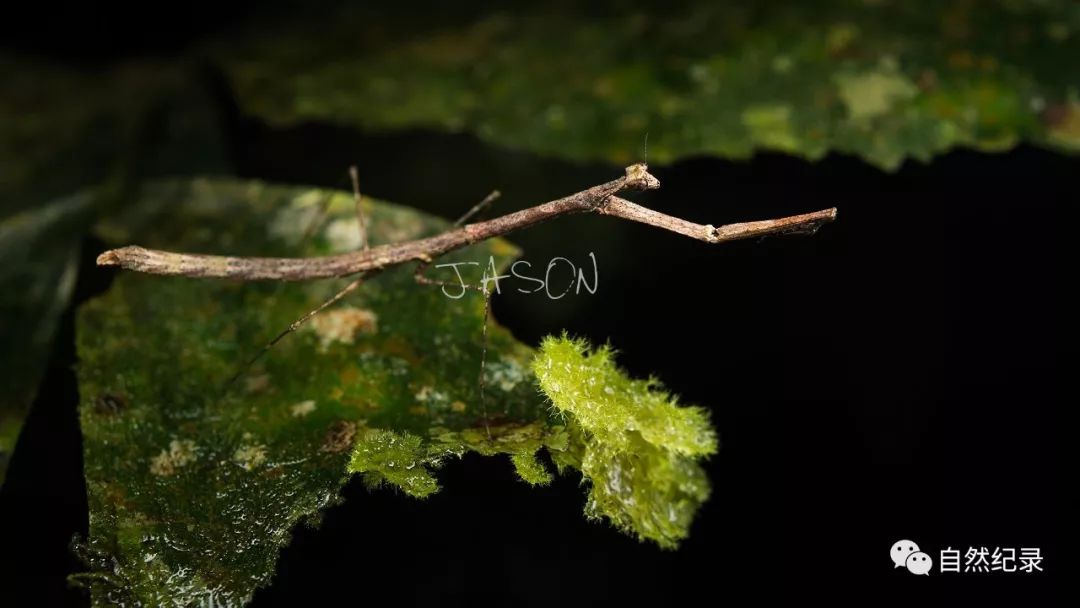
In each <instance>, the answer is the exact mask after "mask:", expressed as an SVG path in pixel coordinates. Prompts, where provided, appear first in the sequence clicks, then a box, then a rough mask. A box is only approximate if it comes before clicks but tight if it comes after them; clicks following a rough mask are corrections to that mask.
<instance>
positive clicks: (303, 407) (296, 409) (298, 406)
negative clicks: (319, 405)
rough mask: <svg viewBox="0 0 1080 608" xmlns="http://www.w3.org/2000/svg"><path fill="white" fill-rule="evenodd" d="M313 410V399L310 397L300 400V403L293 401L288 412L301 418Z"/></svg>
mask: <svg viewBox="0 0 1080 608" xmlns="http://www.w3.org/2000/svg"><path fill="white" fill-rule="evenodd" d="M314 411H315V401H313V400H311V399H308V400H307V401H301V402H300V403H294V404H292V406H290V407H289V413H290V414H292V415H293V417H294V418H303V417H304V416H307V415H308V414H310V413H311V412H314Z"/></svg>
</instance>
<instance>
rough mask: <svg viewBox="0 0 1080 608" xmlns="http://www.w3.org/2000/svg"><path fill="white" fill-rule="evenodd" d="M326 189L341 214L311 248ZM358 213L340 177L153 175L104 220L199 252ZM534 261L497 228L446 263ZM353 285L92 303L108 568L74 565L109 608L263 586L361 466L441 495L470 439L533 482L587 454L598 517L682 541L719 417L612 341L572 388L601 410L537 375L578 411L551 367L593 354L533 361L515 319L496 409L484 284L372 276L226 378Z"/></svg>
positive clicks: (428, 226) (97, 536) (395, 229)
mask: <svg viewBox="0 0 1080 608" xmlns="http://www.w3.org/2000/svg"><path fill="white" fill-rule="evenodd" d="M324 200H328V201H329V202H330V207H329V209H330V213H329V216H328V218H327V221H326V222H325V223H324V224H323V226H322V227H321V228H319V229H318V230H315V231H314V232H313V234H314V235H315V238H314V239H311V240H310V241H309V242H307V243H306V244H305V242H304V234H305V233H307V232H308V231H309V228H308V227H309V225H310V222H311V220H312V219H313V218H315V217H316V216H318V212H317V209H318V207H319V206H320V204H321V203H322V201H324ZM352 209H353V204H352V199H351V197H350V196H348V195H347V194H345V193H342V192H329V191H321V190H313V189H310V188H293V187H283V186H271V185H267V184H263V183H260V182H249V181H234V180H225V179H198V180H187V181H167V182H154V183H151V184H149V185H147V186H146V187H144V188H143V190H142V192H141V194H140V195H139V201H138V202H137V203H136V204H133V205H130V206H128V207H127V208H126V211H125V212H124V213H123V214H122V215H120V216H118V217H117V218H115V219H114V220H112V221H109V222H106V223H103V224H102V225H101V226H100V227H99V233H100V235H101V236H102V237H103V238H105V239H107V240H109V241H112V242H117V243H130V242H136V241H137V242H139V243H141V244H143V245H146V246H151V247H163V248H165V247H167V248H172V249H179V250H186V251H196V252H208V253H213V252H217V253H231V254H237V255H256V254H260V255H299V254H304V255H321V254H328V253H331V252H336V251H341V250H343V249H346V248H348V247H351V246H354V245H355V239H353V238H346V234H350V235H352V234H354V232H353V231H354V230H355V229H356V227H357V226H356V220H355V217H354V216H353V215H352V213H353V211H352ZM365 211H366V215H367V221H368V226H369V231H370V235H371V238H372V241H373V242H375V243H386V242H392V241H393V242H398V241H403V240H407V239H414V238H417V237H421V236H424V235H427V234H431V233H434V232H438V231H441V230H443V229H445V228H446V227H447V225H448V224H447V222H445V221H444V220H441V219H437V218H432V217H430V216H426V215H423V214H421V213H419V212H416V211H412V210H410V209H407V208H404V207H399V206H395V205H391V204H388V203H382V202H378V201H372V200H366V202H365ZM514 255H516V250H515V249H514V248H513V247H512V246H510V245H509V244H508V243H506V242H505V241H501V240H498V239H495V240H490V241H486V242H484V243H480V244H477V245H474V246H472V247H469V248H467V249H465V250H462V251H459V252H456V253H454V254H451V255H449V256H447V258H446V259H447V261H450V262H455V261H457V262H461V261H480V262H482V263H481V266H486V265H487V264H486V260H488V258H489V256H493V259H494V261H495V264H496V266H497V267H502V266H505V264H506V263H508V262H509V261H510V260H511V259H512V257H513V256H514ZM463 273H464V271H463ZM466 278H467V279H471V280H473V281H475V280H478V279H479V278H480V277H479V276H476V277H466ZM339 286H340V283H339V282H335V281H329V282H327V281H324V282H314V283H307V284H303V283H301V284H278V283H238V282H231V281H217V280H196V279H187V278H178V277H171V278H170V277H158V276H146V275H140V274H136V273H120V274H119V276H117V278H116V280H115V282H114V283H113V285H112V287H111V288H110V289H109V290H108V292H107V293H106V294H105V295H104V296H102V297H99V298H97V299H95V300H91V301H89V302H87V303H86V304H85V305H84V306H83V307H82V308H81V309H80V311H79V315H78V344H77V346H78V355H79V360H80V364H79V366H78V377H79V390H80V395H81V402H82V403H81V406H80V416H81V422H82V429H83V436H84V452H85V457H84V462H85V468H86V480H87V490H88V495H89V504H90V535H89V538H88V539H87V540H86V541H85V542H83V543H81V544H80V545H79V546H78V550H79V551H80V553H81V554H82V555H83V556H84V558H85V559H86V560H87V561H88V562H89V564H90V566H91V568H92V571H91V572H89V573H87V574H85V575H82V576H79V577H77V578H78V580H82V581H85V582H87V583H89V584H90V585H91V590H92V595H93V598H94V600H95V603H97V604H103V603H108V602H128V603H132V604H147V605H159V604H164V603H169V604H177V605H187V604H191V603H200V602H202V603H206V602H208V601H210V600H211V598H212V599H213V601H214V602H215V603H221V604H240V603H244V602H245V601H247V599H249V598H250V597H251V595H252V593H253V592H254V590H255V589H256V588H257V587H259V586H260V585H264V584H266V583H267V582H268V580H269V578H270V577H271V575H272V574H273V570H274V562H275V560H276V558H277V554H278V551H279V549H280V547H281V546H282V545H283V544H285V543H287V542H288V540H289V535H290V530H291V529H292V527H293V526H294V525H296V524H297V523H298V522H303V521H315V520H317V518H318V514H319V512H320V510H321V509H322V508H323V507H325V506H327V505H328V504H331V503H333V502H334V501H336V500H338V491H339V489H340V488H341V486H342V484H343V483H344V482H345V481H346V480H347V478H348V476H349V474H350V473H356V474H359V475H360V476H361V477H362V478H363V480H364V482H365V483H366V484H367V485H368V486H369V487H372V488H380V487H390V488H392V489H397V490H398V491H402V492H404V493H405V494H408V495H410V496H414V497H417V498H424V497H427V496H430V495H431V494H432V493H434V492H436V491H437V490H438V489H439V485H438V482H437V479H436V469H438V467H439V466H440V465H442V464H443V463H445V462H446V461H447V460H448V459H452V458H459V457H461V456H462V455H464V454H465V453H467V452H477V453H479V454H482V455H488V456H493V455H509V457H510V461H511V462H512V463H513V466H514V467H515V469H516V470H517V472H518V473H519V475H520V476H521V478H522V479H523V480H524V481H526V482H527V483H529V484H532V485H544V484H546V483H548V482H550V480H551V473H550V472H549V471H548V470H547V468H546V467H545V466H544V465H543V464H542V463H541V462H540V461H539V460H538V459H537V456H538V455H539V454H540V453H541V451H545V450H546V452H547V453H548V454H549V455H550V458H551V460H552V461H553V462H554V463H555V464H556V466H557V468H558V469H559V470H560V471H562V472H566V471H567V470H568V469H570V468H577V469H581V470H582V471H583V472H584V474H585V477H586V478H587V479H588V480H590V482H591V484H592V490H591V495H590V496H591V497H590V499H589V502H588V504H587V507H586V514H587V515H589V516H593V517H599V516H606V517H610V518H611V519H612V520H613V521H615V522H616V523H617V524H618V525H619V527H620V528H621V529H623V530H625V531H627V532H630V533H633V534H636V535H638V536H640V537H641V538H648V539H652V540H655V541H656V542H657V543H659V544H660V545H662V546H665V547H670V546H674V545H675V543H676V542H677V541H678V540H679V539H680V538H682V537H684V536H685V534H686V529H687V527H688V525H689V519H690V517H692V515H693V512H694V511H695V510H696V508H697V506H698V505H699V504H700V503H701V501H703V500H704V499H705V497H706V496H707V493H708V484H707V481H706V480H705V479H704V477H703V474H702V473H701V471H700V468H699V467H698V466H697V464H696V462H695V458H697V457H699V456H701V455H704V454H707V453H710V452H711V451H712V450H713V449H715V445H714V443H713V440H712V435H711V431H710V430H708V428H707V422H706V419H705V416H704V415H703V414H702V413H701V412H700V411H699V410H694V409H688V408H682V407H677V406H675V405H674V403H673V401H672V400H671V399H670V398H669V397H668V396H667V395H665V394H663V393H661V392H659V391H658V389H657V387H656V386H655V383H653V382H641V381H631V380H629V379H626V378H625V377H623V376H622V375H621V374H620V373H618V372H617V371H616V370H615V368H614V367H613V365H612V364H611V363H610V360H609V359H605V361H606V362H604V363H601V361H600V360H601V358H607V357H609V356H610V353H609V351H607V350H601V351H599V353H600V354H599V355H596V356H594V357H593V358H586V359H582V360H581V363H583V364H585V365H587V366H589V368H590V369H591V372H590V373H594V376H595V378H594V380H595V381H600V382H605V383H609V384H610V389H611V390H612V391H614V392H613V393H610V394H609V393H608V392H603V393H597V392H596V390H595V387H592V386H588V385H587V384H582V385H581V386H578V387H577V389H576V390H580V394H579V397H580V398H581V399H585V400H594V401H595V400H596V399H603V401H595V404H594V405H595V407H596V408H601V409H605V411H606V413H598V414H597V416H591V415H589V414H588V413H586V411H585V410H581V409H575V408H576V406H569V407H567V406H565V405H563V403H564V402H565V399H566V398H567V397H568V396H572V392H573V390H575V389H574V388H573V385H572V384H571V383H565V385H564V386H563V387H562V388H552V387H551V384H550V379H551V378H553V377H555V376H552V375H551V373H549V372H548V371H544V373H543V375H542V376H541V386H542V387H546V388H545V389H544V390H545V391H546V392H547V394H548V395H549V396H550V397H551V399H552V400H553V401H554V402H555V404H556V407H557V408H558V409H559V410H560V411H562V412H563V414H562V415H559V414H558V413H557V412H555V411H553V410H552V409H551V407H550V405H549V403H548V402H547V400H546V399H545V398H544V397H543V395H542V394H540V393H539V392H538V391H537V390H536V376H534V375H533V371H532V370H533V369H534V368H535V369H544V370H547V369H548V368H549V367H550V365H548V364H543V363H541V362H543V361H552V360H554V359H552V357H553V356H554V357H556V358H557V359H558V361H560V362H563V363H566V364H568V365H569V364H572V363H573V361H574V359H573V357H575V356H577V357H579V358H580V357H581V356H583V355H581V354H580V352H579V350H573V352H571V351H566V350H565V349H563V350H561V351H560V350H558V349H557V348H554V347H553V346H552V345H555V344H556V343H555V342H550V341H549V342H547V343H545V344H546V345H547V346H546V348H545V351H544V352H542V353H541V354H540V355H539V358H537V359H536V360H535V361H534V356H536V353H535V351H534V350H533V349H531V348H529V347H527V346H525V345H523V344H521V343H519V342H517V341H515V340H514V339H513V337H512V336H510V335H509V333H508V332H506V331H505V330H503V329H502V328H499V327H498V326H493V327H492V328H490V331H489V345H488V354H487V357H488V358H487V365H486V366H485V374H486V376H485V385H486V387H487V388H486V389H485V394H486V398H485V400H484V401H483V402H481V401H480V399H479V383H478V382H477V371H478V370H479V369H480V358H481V347H482V335H483V334H482V331H481V328H482V322H483V318H484V315H483V302H482V299H481V298H480V296H479V295H478V294H472V295H468V296H466V297H464V298H461V299H452V298H448V297H446V296H444V295H443V293H442V292H441V290H440V289H438V288H430V287H425V286H420V285H417V284H416V283H415V282H414V280H413V278H412V269H411V268H408V267H402V268H397V269H392V270H388V271H386V272H384V273H382V274H380V275H378V276H377V277H375V278H372V279H371V280H369V281H368V282H366V283H365V284H364V285H363V286H362V287H361V289H360V290H358V291H357V292H355V293H354V294H351V295H350V296H349V297H348V298H347V299H346V300H344V301H342V302H340V303H339V304H338V305H337V306H335V307H333V308H331V309H328V310H326V311H324V312H323V313H322V314H321V315H320V316H318V317H316V318H315V321H314V322H312V323H309V324H308V325H307V326H306V328H304V329H301V330H300V331H299V332H298V333H296V334H293V335H291V336H289V337H288V338H286V339H285V340H283V341H282V342H281V343H279V344H278V345H277V346H276V347H275V348H274V349H273V350H271V351H270V352H269V353H268V355H267V356H266V357H265V358H263V359H262V360H261V362H260V363H258V364H257V365H256V366H255V367H254V368H252V369H250V370H249V371H248V373H246V374H245V375H244V376H243V377H242V378H241V379H240V380H239V381H238V382H236V383H234V384H227V380H228V379H229V377H230V376H231V375H232V374H233V373H234V372H235V371H236V370H237V369H238V368H239V366H240V365H241V364H242V362H243V361H245V360H246V358H247V357H248V356H249V355H250V354H251V353H252V352H253V351H254V350H255V349H256V348H257V347H259V346H260V345H261V344H262V343H264V342H265V341H266V340H267V339H268V338H269V337H271V336H272V335H273V334H274V333H276V331H277V330H279V329H281V328H283V327H286V326H288V324H289V323H290V322H291V321H293V320H294V319H295V318H296V317H297V316H299V315H300V314H301V313H303V312H305V311H307V310H310V309H311V308H313V307H314V306H315V305H316V304H318V303H319V302H321V301H323V300H325V299H326V298H327V297H328V296H329V295H331V294H332V293H333V292H334V291H335V290H336V288H338V287H339ZM573 344H574V346H573V348H574V349H583V348H584V346H583V345H581V344H579V343H573ZM559 369H562V368H559ZM574 369H577V368H574ZM571 373H572V374H577V373H578V372H577V371H572V372H571ZM575 378H576V376H575ZM575 403H577V402H575ZM564 417H565V418H566V420H564ZM702 425H704V428H703V427H702ZM605 459H607V461H606V462H604V460H605ZM619 475H623V476H625V479H621V480H620V479H616V477H618V476H619ZM618 484H627V485H621V486H620V485H618ZM622 492H631V494H625V495H624V494H622ZM630 499H634V500H639V501H641V502H640V504H639V505H636V506H634V505H631V504H629V502H628V500H630ZM661 516H663V518H664V519H665V521H662V522H661V521H658V518H661Z"/></svg>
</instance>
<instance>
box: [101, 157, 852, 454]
mask: <svg viewBox="0 0 1080 608" xmlns="http://www.w3.org/2000/svg"><path fill="white" fill-rule="evenodd" d="M349 175H350V178H351V181H352V186H353V196H354V198H355V202H356V213H357V219H358V221H359V230H360V248H359V249H358V250H357V251H352V252H349V253H342V254H337V255H329V256H321V257H307V258H263V257H233V256H220V255H204V254H197V253H178V252H170V251H160V250H154V249H146V248H143V247H139V246H128V247H122V248H120V249H112V250H109V251H106V252H104V253H102V254H101V255H100V256H98V258H97V264H98V265H99V266H119V267H120V268H123V269H126V270H132V271H136V272H145V273H150V274H159V275H174V276H175V275H179V276H186V277H193V278H228V279H234V280H240V281H307V280H313V279H325V278H340V277H352V279H353V280H352V281H350V282H349V283H348V284H347V285H345V287H343V288H342V289H341V290H340V291H338V292H337V293H336V294H334V295H333V296H332V297H330V299H328V300H326V301H325V302H323V303H322V304H320V305H319V306H317V307H315V308H314V309H312V310H310V311H309V312H307V313H306V314H304V315H303V316H301V317H300V318H298V319H297V320H296V321H294V322H293V323H291V324H290V325H289V327H287V328H285V329H284V330H282V331H281V332H280V333H279V334H278V335H277V336H275V337H274V339H272V340H271V341H270V342H268V343H267V344H266V345H265V346H264V347H263V348H262V350H261V351H259V353H258V354H257V355H256V356H255V357H254V358H252V359H251V361H249V362H248V364H247V366H246V367H245V368H243V369H242V370H241V371H240V372H239V373H238V374H237V376H234V379H235V378H236V377H238V376H240V375H242V374H243V373H244V370H246V369H247V367H250V365H251V364H252V363H254V362H255V361H256V360H257V359H258V358H260V357H261V356H263V355H264V354H265V353H266V352H267V351H268V350H270V349H271V348H273V346H274V345H275V344H277V343H278V342H279V341H281V340H282V339H283V338H285V336H287V335H289V334H291V333H293V332H295V331H296V330H298V329H299V328H300V327H301V326H302V325H303V324H304V323H306V322H307V321H309V320H311V318H312V317H314V316H315V315H317V314H319V313H320V312H322V311H323V310H325V309H326V308H328V307H330V306H332V305H334V304H335V303H337V302H339V301H340V300H341V299H342V298H344V297H345V296H347V295H348V294H350V293H351V292H353V291H355V290H356V289H358V288H359V287H360V286H361V285H362V284H363V282H364V281H366V280H368V279H370V278H372V277H373V276H374V275H376V274H378V273H379V272H381V271H383V270H385V269H387V268H391V267H396V266H400V265H403V264H416V271H415V273H414V277H415V279H416V281H417V282H418V283H420V284H424V285H445V283H444V282H442V281H437V280H434V279H431V278H428V277H427V276H426V275H425V271H426V269H427V268H428V267H429V266H430V265H431V264H432V262H433V261H434V260H435V259H437V258H438V257H439V256H441V255H443V254H446V253H448V252H451V251H454V250H457V249H460V248H462V247H466V246H468V245H472V244H474V243H477V242H480V241H484V240H487V239H490V238H493V237H497V236H503V235H506V234H509V233H511V232H514V231H517V230H521V229H522V228H526V227H529V226H533V225H535V224H539V223H541V222H544V221H548V220H552V219H555V218H558V217H560V216H564V215H571V214H578V213H597V214H600V215H610V216H613V217H617V218H622V219H625V220H630V221H634V222H639V223H642V224H648V225H650V226H655V227H657V228H661V229H664V230H668V231H670V232H674V233H676V234H681V235H683V236H686V237H689V238H693V239H697V240H699V241H704V242H706V243H711V244H718V243H726V242H730V241H736V240H741V239H748V238H755V237H762V236H768V235H774V234H785V233H791V234H808V233H813V232H815V231H816V230H817V229H818V228H820V227H821V226H822V225H824V224H826V223H829V222H831V221H833V220H835V219H836V208H835V207H833V208H830V209H823V210H820V211H815V212H812V213H807V214H803V215H794V216H789V217H783V218H776V219H769V220H761V221H755V222H744V223H737V224H728V225H724V226H719V227H717V226H712V225H711V224H697V223H694V222H690V221H687V220H684V219H681V218H678V217H674V216H671V215H667V214H665V213H661V212H659V211H655V210H652V209H649V208H647V207H643V206H641V205H638V204H636V203H632V202H630V201H628V200H626V199H624V198H621V197H619V196H618V195H619V194H621V193H623V192H626V191H634V190H637V191H645V190H656V189H658V188H659V187H660V180H658V179H657V178H656V177H655V176H654V175H652V174H651V173H649V170H648V166H647V165H646V164H645V163H644V162H642V163H635V164H632V165H630V166H628V167H626V169H625V172H624V174H623V175H622V176H620V177H618V178H617V179H614V180H611V181H609V182H606V183H603V184H599V185H596V186H593V187H591V188H587V189H585V190H582V191H581V192H578V193H575V194H571V195H569V196H565V197H563V198H560V199H556V200H553V201H550V202H547V203H542V204H539V205H536V206H534V207H529V208H527V209H523V210H521V211H516V212H513V213H508V214H506V215H503V216H500V217H496V218H494V219H490V220H486V221H482V222H476V223H468V221H469V220H470V219H472V218H473V217H474V216H475V215H476V214H477V213H478V212H479V211H481V210H482V209H484V208H485V207H487V206H488V205H489V204H490V203H491V202H492V201H493V200H494V199H495V198H496V197H497V196H498V193H497V192H494V193H492V194H491V195H489V196H488V198H486V199H484V201H481V202H480V203H478V204H477V205H475V206H474V207H473V208H472V209H470V210H469V211H468V212H467V213H466V214H465V215H464V216H462V217H461V218H460V219H459V220H458V221H457V222H456V223H455V224H454V226H453V227H452V228H450V229H449V230H447V231H445V232H443V233H441V234H438V235H435V236H430V237H427V238H421V239H417V240H413V241H407V242H404V243H392V244H385V245H378V246H375V247H371V246H369V244H368V239H367V228H366V226H367V224H366V223H365V221H364V216H363V212H362V210H361V197H360V189H359V183H358V182H359V178H358V172H357V170H356V168H355V167H354V168H351V169H350V171H349ZM468 287H470V288H473V289H477V290H479V291H480V292H481V293H482V294H483V296H484V328H483V332H484V334H483V336H484V345H485V346H484V351H485V352H484V353H482V355H481V363H480V395H479V396H480V402H481V408H482V409H483V408H484V385H483V374H484V361H485V358H486V340H487V324H488V318H489V316H490V306H491V304H490V298H491V294H490V292H489V291H488V289H487V284H486V282H485V283H482V284H481V285H479V286H476V285H473V286H468ZM483 417H484V420H485V428H486V427H487V414H486V410H485V411H484V413H483ZM489 434H490V431H489Z"/></svg>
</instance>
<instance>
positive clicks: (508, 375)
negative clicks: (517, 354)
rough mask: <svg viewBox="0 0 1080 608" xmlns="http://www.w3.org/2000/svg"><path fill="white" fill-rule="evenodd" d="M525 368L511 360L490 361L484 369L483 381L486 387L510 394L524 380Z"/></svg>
mask: <svg viewBox="0 0 1080 608" xmlns="http://www.w3.org/2000/svg"><path fill="white" fill-rule="evenodd" d="M526 377H527V376H526V373H525V368H523V367H522V366H521V365H519V364H518V363H517V362H516V361H514V360H512V359H501V360H499V361H492V362H491V363H488V364H487V365H486V366H485V368H484V381H485V382H486V383H487V384H488V386H494V387H497V388H498V389H499V390H501V391H503V392H507V393H508V392H510V391H512V390H514V388H516V387H517V385H519V384H521V382H522V381H523V380H525V379H526Z"/></svg>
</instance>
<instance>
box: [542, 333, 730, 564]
mask: <svg viewBox="0 0 1080 608" xmlns="http://www.w3.org/2000/svg"><path fill="white" fill-rule="evenodd" d="M532 367H533V371H534V372H535V374H536V377H537V380H538V382H539V384H540V388H541V390H542V391H543V392H544V394H545V395H547V397H548V398H549V399H550V400H551V403H552V404H553V405H554V407H555V409H556V410H557V411H559V412H560V413H562V414H563V415H564V416H565V418H566V421H567V424H568V425H569V426H571V427H574V428H575V430H576V432H574V434H573V436H574V438H575V439H574V440H572V442H571V445H572V446H573V449H572V450H568V451H570V452H572V455H571V458H573V460H564V461H563V462H564V463H566V464H569V465H570V466H573V467H574V468H579V469H581V472H582V474H583V475H584V476H585V479H586V480H588V482H589V499H588V502H587V503H586V507H585V513H586V515H588V516H590V517H595V518H606V519H608V520H610V521H611V522H612V523H613V524H615V526H616V527H618V528H620V529H622V530H624V531H625V532H627V533H630V534H635V535H637V536H638V537H639V538H641V539H642V540H645V539H648V540H652V541H655V542H656V543H657V544H659V545H660V546H662V547H669V548H671V547H675V546H676V545H677V544H678V542H679V541H680V540H682V539H683V538H685V537H686V536H687V534H688V533H689V529H690V523H691V522H692V520H693V517H694V514H695V513H696V512H697V509H698V507H700V506H701V504H702V503H703V502H705V500H706V499H708V497H709V491H710V490H709V481H708V478H707V477H706V475H705V472H704V470H703V469H702V468H701V466H700V464H699V463H698V460H699V459H701V458H702V457H706V456H709V455H710V454H713V453H715V452H716V449H717V442H716V435H715V432H714V431H713V429H712V426H711V425H710V424H709V419H708V415H707V413H706V411H705V410H702V409H700V408H696V407H687V406H680V405H678V404H677V403H676V400H675V398H674V397H673V396H672V395H670V394H668V393H667V392H665V391H664V390H663V389H662V388H661V387H660V386H659V385H658V383H657V382H656V380H654V379H649V380H634V379H631V378H629V377H628V376H627V375H626V374H625V372H623V371H622V370H620V369H619V368H618V367H617V366H616V365H615V362H614V358H613V352H612V350H611V349H610V348H609V347H606V346H605V347H600V348H597V349H595V350H590V348H589V346H588V344H586V343H585V342H584V341H583V340H580V339H578V340H574V339H570V338H567V337H566V336H565V335H564V336H563V337H559V338H557V337H548V338H545V339H544V341H543V344H542V345H541V347H540V352H539V353H538V355H537V357H536V358H535V359H534V360H533V365H532ZM553 456H555V457H557V458H564V456H563V455H561V454H554V453H553Z"/></svg>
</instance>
